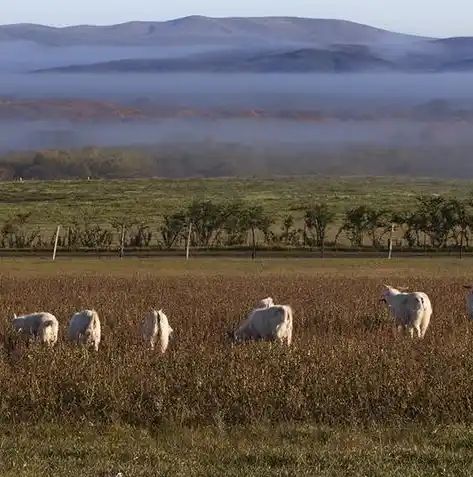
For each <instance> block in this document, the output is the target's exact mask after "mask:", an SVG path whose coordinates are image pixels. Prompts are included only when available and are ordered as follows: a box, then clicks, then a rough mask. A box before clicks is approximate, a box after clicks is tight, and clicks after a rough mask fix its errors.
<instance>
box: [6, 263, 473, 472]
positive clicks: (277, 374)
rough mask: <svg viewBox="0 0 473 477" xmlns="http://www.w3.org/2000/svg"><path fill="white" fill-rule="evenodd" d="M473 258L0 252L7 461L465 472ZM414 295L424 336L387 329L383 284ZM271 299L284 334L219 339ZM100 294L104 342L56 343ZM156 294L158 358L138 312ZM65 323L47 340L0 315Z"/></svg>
mask: <svg viewBox="0 0 473 477" xmlns="http://www.w3.org/2000/svg"><path fill="white" fill-rule="evenodd" d="M472 265H473V261H472V260H470V259H464V260H456V259H427V258H425V259H410V260H406V259H402V260H401V259H399V260H392V261H390V262H388V261H383V260H371V259H364V260H360V259H345V260H336V259H333V260H332V259H326V260H323V261H308V260H265V261H260V260H256V261H253V262H250V261H247V260H231V259H228V260H211V259H199V260H191V261H189V262H184V261H182V260H179V261H176V260H172V259H162V260H151V259H150V260H136V259H125V260H123V261H119V260H112V259H103V260H90V259H89V260H69V259H63V260H59V261H57V262H54V263H53V262H51V261H49V260H37V259H30V260H27V259H0V285H1V290H2V293H1V294H0V308H1V310H2V313H3V316H4V317H5V318H4V319H3V320H2V322H1V323H0V343H1V344H0V346H1V347H0V409H1V413H0V431H1V432H0V435H1V436H2V437H1V439H0V459H1V461H2V464H3V467H2V475H6V476H10V475H15V476H18V475H19V476H28V477H29V476H33V475H34V476H38V475H50V474H51V473H52V474H54V475H55V476H56V475H57V476H66V475H78V474H80V475H93V476H108V475H116V474H117V472H119V471H121V472H123V475H124V476H128V475H130V476H132V475H133V476H135V475H140V476H141V475H143V476H145V475H173V476H174V475H177V476H179V475H202V476H203V475H228V476H240V475H241V476H243V475H245V476H247V475H248V476H255V477H257V476H266V475H267V476H269V475H281V476H282V475H320V476H329V475H330V476H331V475H350V476H351V475H355V476H362V475H363V476H364V475H383V476H407V475H409V476H410V475H415V476H418V475H419V476H420V475H425V476H431V475H452V476H454V475H455V476H457V475H465V476H466V475H471V473H472V472H473V464H472V459H471V457H472V448H473V433H472V430H471V427H470V426H471V424H472V423H473V412H472V411H473V399H472V397H471V389H473V372H472V371H473V355H472V354H471V342H472V330H471V324H470V323H469V322H468V320H467V318H466V314H465V290H463V289H462V288H461V285H462V284H464V283H469V282H470V280H471V270H472ZM383 283H390V284H392V285H394V286H396V285H399V286H401V285H404V286H409V287H411V288H412V289H414V288H415V289H421V290H423V291H426V292H427V293H428V294H429V295H430V296H431V298H432V302H433V307H434V314H433V317H432V323H431V327H430V328H429V330H428V331H427V336H426V338H425V340H424V341H422V342H411V341H410V340H408V339H402V338H399V337H398V338H395V337H394V336H393V335H392V327H391V324H390V320H389V316H388V314H387V312H386V310H385V309H384V308H383V306H382V305H381V304H380V303H379V302H378V299H379V296H380V293H381V291H382V284H383ZM267 295H270V296H272V297H273V298H274V299H275V301H276V302H279V303H289V304H291V305H292V306H293V309H294V319H295V322H294V346H293V347H292V349H286V348H284V347H281V346H277V345H271V344H269V343H257V344H249V345H243V346H239V347H233V348H232V347H230V346H228V343H226V341H225V331H226V330H227V329H228V328H229V327H230V326H231V325H232V324H234V323H235V322H237V321H239V320H241V319H243V318H244V316H245V315H246V313H247V312H248V311H249V309H250V308H251V307H252V305H253V304H254V303H255V302H256V301H257V300H259V299H260V298H262V297H264V296H267ZM92 306H93V307H95V308H96V309H97V311H98V312H99V314H100V316H101V320H102V323H103V334H104V341H103V343H102V344H101V349H100V350H99V353H98V355H95V354H94V353H93V352H87V351H86V350H82V349H80V348H77V347H74V346H71V345H68V344H67V343H65V342H64V339H63V337H64V331H65V327H66V324H67V320H68V319H69V317H70V315H71V314H72V313H73V312H74V311H77V310H78V309H81V308H84V307H92ZM150 306H156V307H163V308H164V310H165V312H166V313H167V315H168V317H169V320H170V324H171V326H172V327H173V328H174V330H175V336H174V338H173V340H172V341H171V343H170V347H169V353H168V354H166V355H165V356H159V355H158V354H156V353H154V354H153V353H150V352H148V351H146V350H144V349H143V348H142V346H140V341H139V334H138V326H139V323H140V322H141V320H142V317H143V314H144V312H145V311H146V310H147V309H148V308H149V307H150ZM40 309H41V310H48V311H51V312H52V313H54V314H55V315H56V316H57V317H58V319H59V321H60V324H61V331H60V342H59V344H58V346H57V347H56V349H55V350H54V351H49V350H45V349H41V348H40V347H38V346H32V347H30V348H29V349H28V348H26V347H25V346H24V344H22V343H19V342H17V340H16V338H15V337H14V336H13V335H12V333H11V330H10V328H9V326H8V322H7V320H6V317H7V316H8V315H11V314H12V313H13V312H14V311H15V312H16V313H17V314H18V313H24V312H31V311H35V310H36V311H37V310H40Z"/></svg>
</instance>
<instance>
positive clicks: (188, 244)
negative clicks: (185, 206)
mask: <svg viewBox="0 0 473 477" xmlns="http://www.w3.org/2000/svg"><path fill="white" fill-rule="evenodd" d="M191 231H192V222H189V230H188V232H187V243H186V260H189V249H190V246H191Z"/></svg>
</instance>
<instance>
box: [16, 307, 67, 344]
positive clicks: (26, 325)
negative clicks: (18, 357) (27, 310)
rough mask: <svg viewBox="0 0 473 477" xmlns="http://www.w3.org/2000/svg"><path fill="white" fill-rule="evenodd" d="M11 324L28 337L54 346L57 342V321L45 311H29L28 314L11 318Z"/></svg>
mask: <svg viewBox="0 0 473 477" xmlns="http://www.w3.org/2000/svg"><path fill="white" fill-rule="evenodd" d="M11 323H12V326H13V328H14V329H15V330H17V331H18V332H20V334H22V335H24V336H26V338H27V341H28V342H29V340H30V338H32V337H33V338H39V341H40V342H41V343H43V344H47V345H48V346H54V345H55V344H56V342H57V338H58V332H59V323H58V321H57V319H56V317H55V316H54V315H52V314H51V313H47V312H37V313H31V314H29V315H21V316H16V314H14V315H13V317H12V318H11Z"/></svg>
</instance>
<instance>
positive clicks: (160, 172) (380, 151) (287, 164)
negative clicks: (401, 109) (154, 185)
mask: <svg viewBox="0 0 473 477" xmlns="http://www.w3.org/2000/svg"><path fill="white" fill-rule="evenodd" d="M470 152H471V144H470V143H458V144H454V145H452V144H448V145H441V144H437V143H435V142H432V141H430V140H427V139H426V143H425V144H424V145H419V146H407V145H402V144H401V143H399V144H398V145H397V146H387V145H386V146H383V145H376V146H373V145H368V144H366V145H360V146H355V145H353V144H347V145H346V147H340V148H335V149H334V148H328V149H325V148H320V147H318V146H309V145H307V146H300V147H295V146H294V145H293V144H291V145H290V146H286V145H283V144H281V145H279V146H277V147H275V146H272V147H269V146H268V147H263V146H258V147H256V146H254V147H250V146H245V145H242V144H237V143H212V142H211V141H201V142H194V143H182V144H175V143H169V144H160V145H159V146H158V145H157V146H153V147H148V148H145V147H127V148H99V147H85V148H80V149H79V148H78V149H70V150H67V149H51V150H43V151H31V152H16V153H10V154H5V155H2V156H0V180H18V179H19V178H20V177H21V178H23V179H24V180H64V179H67V180H69V179H77V180H83V179H87V178H88V177H91V178H93V179H130V178H150V177H162V178H189V177H207V178H208V177H251V176H257V177H270V176H285V175H289V176H293V175H309V174H311V175H312V174H325V175H331V176H334V175H335V176H337V175H345V176H346V175H374V176H410V177H415V176H417V177H419V176H424V175H425V173H426V171H428V174H429V176H430V177H439V178H472V177H473V163H472V162H471V161H470V160H469V157H470ZM445 157H448V158H449V159H448V161H446V160H445Z"/></svg>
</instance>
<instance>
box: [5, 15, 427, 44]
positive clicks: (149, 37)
mask: <svg viewBox="0 0 473 477" xmlns="http://www.w3.org/2000/svg"><path fill="white" fill-rule="evenodd" d="M420 39H422V37H416V36H413V35H404V34H400V33H394V32H390V31H386V30H382V29H379V28H374V27H371V26H367V25H362V24H358V23H355V22H350V21H345V20H334V19H312V18H299V17H249V18H243V17H229V18H212V17H205V16H188V17H184V18H177V19H175V20H169V21H163V22H149V21H142V22H140V21H132V22H128V23H122V24H118V25H107V26H91V25H77V26H70V27H62V28H57V27H50V26H44V25H37V24H13V25H3V26H0V41H18V40H22V41H31V42H35V43H39V44H44V45H54V46H68V45H120V46H126V45H135V46H138V45H141V46H145V45H155V46H157V45H160V46H166V47H168V46H172V45H187V44H194V45H195V44H217V45H219V46H220V45H222V44H236V43H240V44H242V43H244V44H253V45H261V44H262V43H269V44H275V43H281V42H282V43H291V42H292V43H307V44H311V45H329V44H336V43H352V44H378V45H379V44H380V43H381V44H382V43H386V44H399V43H402V44H404V43H406V42H411V41H415V40H420Z"/></svg>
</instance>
